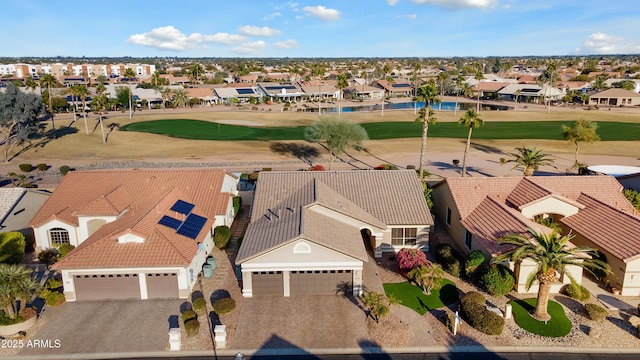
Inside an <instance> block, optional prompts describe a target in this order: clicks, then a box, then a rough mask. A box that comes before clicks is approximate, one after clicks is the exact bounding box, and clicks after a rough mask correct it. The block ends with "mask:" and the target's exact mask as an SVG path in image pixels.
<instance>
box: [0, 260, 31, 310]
mask: <svg viewBox="0 0 640 360" xmlns="http://www.w3.org/2000/svg"><path fill="white" fill-rule="evenodd" d="M39 291H40V286H39V285H38V283H37V282H36V281H35V280H34V279H33V278H32V277H31V270H28V269H25V268H24V267H22V266H19V265H8V264H0V307H2V308H3V309H4V313H5V315H6V316H8V317H9V318H10V319H16V317H17V316H18V313H19V312H20V308H21V307H22V308H25V307H26V304H27V303H28V302H29V301H30V300H31V298H32V297H33V296H34V295H36V294H37V293H38V292H39Z"/></svg>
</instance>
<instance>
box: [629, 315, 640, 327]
mask: <svg viewBox="0 0 640 360" xmlns="http://www.w3.org/2000/svg"><path fill="white" fill-rule="evenodd" d="M628 321H629V323H630V324H631V325H633V326H638V325H640V316H636V315H630V316H629V320H628Z"/></svg>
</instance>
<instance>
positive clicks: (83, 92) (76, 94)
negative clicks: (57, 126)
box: [69, 85, 89, 135]
mask: <svg viewBox="0 0 640 360" xmlns="http://www.w3.org/2000/svg"><path fill="white" fill-rule="evenodd" d="M69 92H70V93H71V95H72V96H73V101H74V107H73V109H74V111H73V121H76V120H75V119H76V112H75V101H76V98H77V99H80V101H81V102H82V117H83V118H84V130H85V134H87V135H89V126H88V125H87V113H86V112H85V109H86V106H87V96H89V89H87V87H86V86H85V85H74V86H72V87H71V88H70V89H69Z"/></svg>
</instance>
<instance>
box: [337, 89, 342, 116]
mask: <svg viewBox="0 0 640 360" xmlns="http://www.w3.org/2000/svg"><path fill="white" fill-rule="evenodd" d="M341 114H342V89H340V102H339V103H338V116H340V115H341Z"/></svg>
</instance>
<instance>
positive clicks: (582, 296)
mask: <svg viewBox="0 0 640 360" xmlns="http://www.w3.org/2000/svg"><path fill="white" fill-rule="evenodd" d="M560 292H561V293H562V294H565V295H567V296H568V297H570V298H572V299H576V300H579V301H587V300H589V298H590V297H591V293H590V292H589V290H588V289H587V288H586V287H584V286H582V285H579V284H577V283H576V282H575V281H573V280H572V281H571V283H570V284H567V285H565V286H563V287H562V289H561V290H560Z"/></svg>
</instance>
